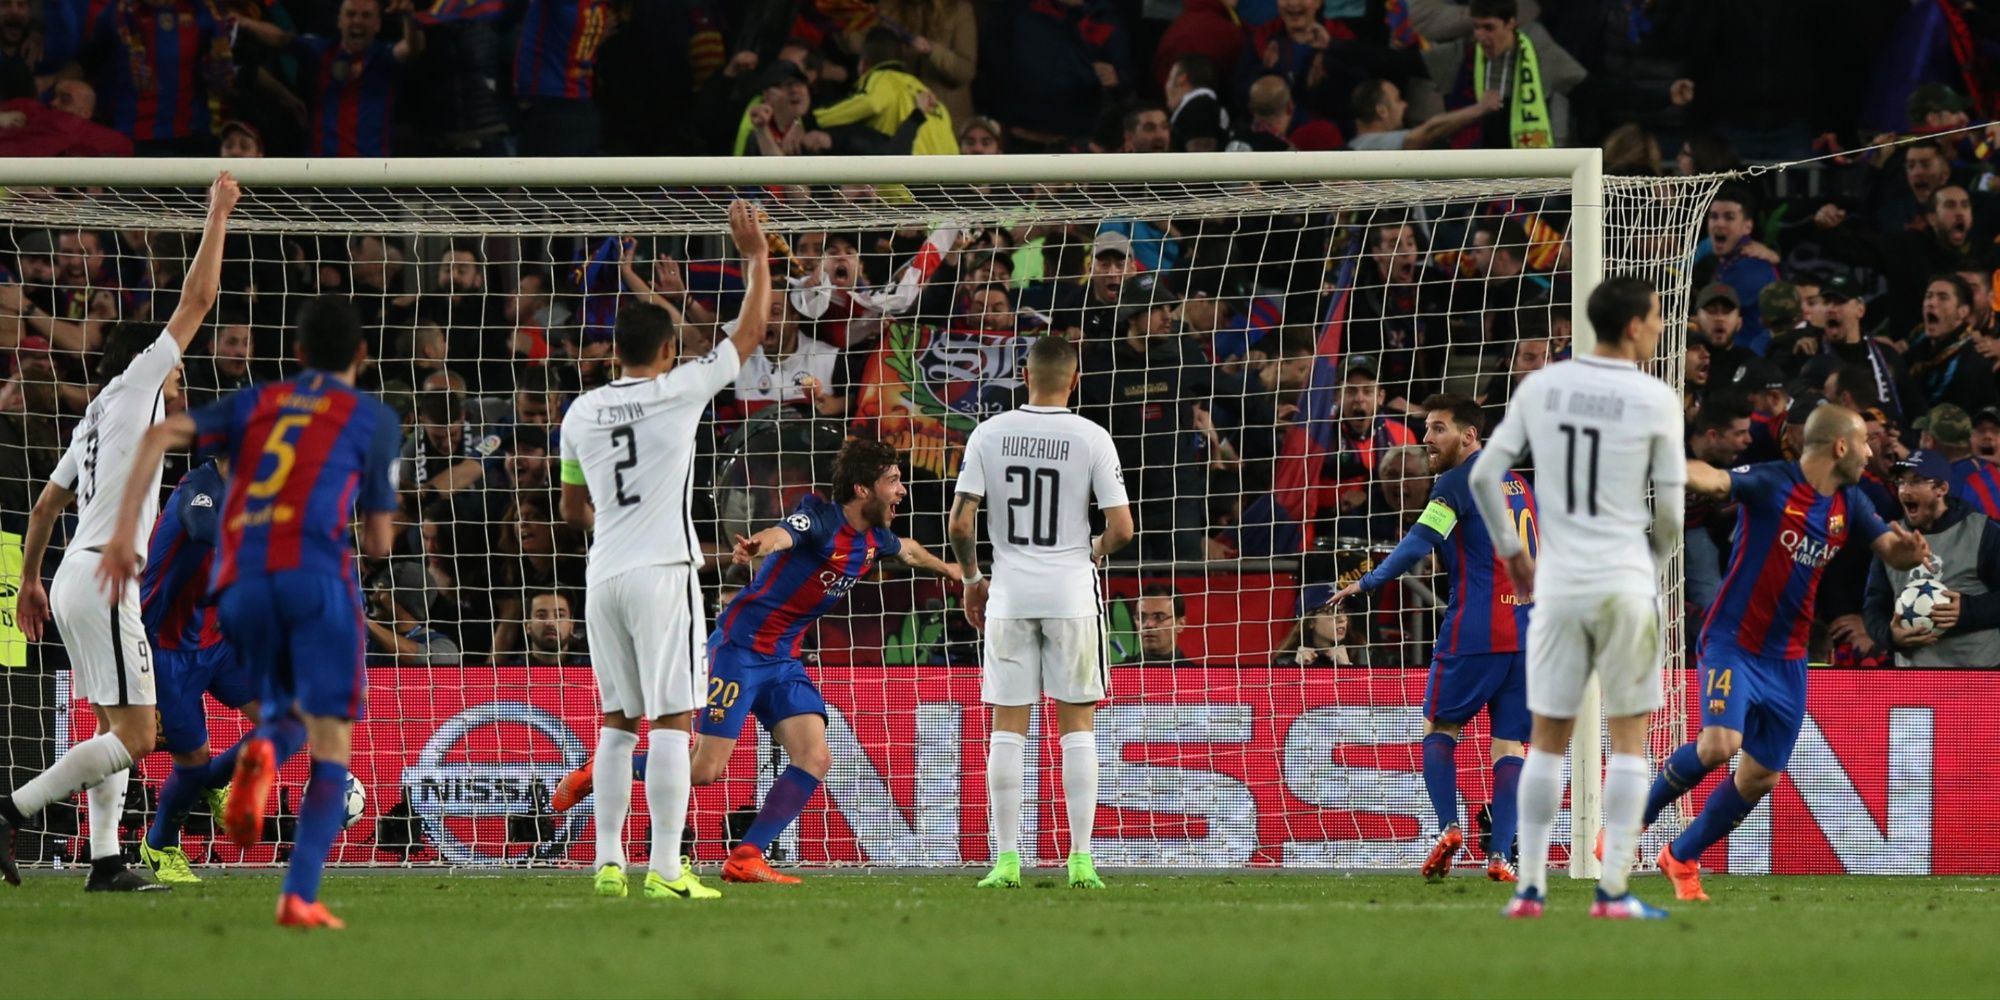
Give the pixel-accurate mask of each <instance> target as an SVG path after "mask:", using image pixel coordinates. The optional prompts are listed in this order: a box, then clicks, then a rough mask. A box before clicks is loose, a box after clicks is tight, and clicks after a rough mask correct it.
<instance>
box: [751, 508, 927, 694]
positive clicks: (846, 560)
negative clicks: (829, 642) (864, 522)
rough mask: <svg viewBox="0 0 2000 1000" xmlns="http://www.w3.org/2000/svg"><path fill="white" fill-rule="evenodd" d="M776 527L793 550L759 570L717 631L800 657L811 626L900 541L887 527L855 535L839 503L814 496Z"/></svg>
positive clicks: (759, 648) (892, 553)
mask: <svg viewBox="0 0 2000 1000" xmlns="http://www.w3.org/2000/svg"><path fill="white" fill-rule="evenodd" d="M778 526H779V527H781V528H784V529H785V533H786V534H788V535H791V536H792V547H791V548H789V549H786V550H784V551H783V552H779V553H778V554H776V555H774V556H771V557H770V558H768V559H765V560H764V564H763V565H761V566H759V567H757V575H756V577H755V578H753V579H752V580H751V581H750V585H749V586H748V587H745V588H743V592H742V593H740V594H738V595H736V599H735V600H733V601H730V602H729V608H728V610H726V611H724V612H723V613H722V621H721V622H719V623H718V624H717V625H716V630H717V631H719V632H721V633H722V636H723V639H724V640H725V641H727V642H729V643H731V644H733V645H737V646H742V647H744V648H746V649H752V650H755V651H757V652H759V653H766V654H770V655H774V656H790V657H796V656H798V655H799V646H800V643H801V642H803V641H804V638H805V630H806V626H808V625H811V624H812V623H813V622H814V621H816V620H818V618H819V617H820V616H821V615H824V614H826V613H827V612H829V611H832V610H833V607H834V605H836V604H839V603H840V599H841V598H843V597H846V596H847V592H848V591H849V590H852V589H853V588H854V584H855V583H856V582H857V581H859V580H861V579H862V578H864V577H866V576H867V575H868V574H869V573H870V572H872V571H874V569H875V564H876V563H877V562H879V561H880V560H881V559H883V558H885V557H889V556H895V555H898V554H900V553H901V552H902V551H903V542H902V539H900V538H897V537H896V533H895V532H893V531H890V530H889V529H887V528H869V529H868V530H866V531H858V530H856V529H855V527H854V526H853V525H851V524H849V523H847V515H846V514H845V513H843V512H842V511H841V509H840V505H839V504H836V503H834V502H833V501H831V500H828V499H826V498H825V497H822V496H820V495H818V494H816V493H815V494H811V495H809V496H807V497H806V498H805V499H803V500H800V501H799V505H798V508H797V509H795V510H793V511H792V513H791V515H790V516H788V517H786V518H785V519H784V520H782V521H780V522H778Z"/></svg>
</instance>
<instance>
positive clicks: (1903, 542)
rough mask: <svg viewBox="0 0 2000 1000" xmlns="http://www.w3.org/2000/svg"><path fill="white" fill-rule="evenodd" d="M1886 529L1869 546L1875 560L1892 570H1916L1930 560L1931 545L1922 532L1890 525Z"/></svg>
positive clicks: (1898, 525)
mask: <svg viewBox="0 0 2000 1000" xmlns="http://www.w3.org/2000/svg"><path fill="white" fill-rule="evenodd" d="M1888 528H1889V530H1887V531H1885V532H1883V533H1882V534H1880V535H1878V536H1876V538H1875V541H1874V542H1873V543H1872V544H1870V545H1869V548H1870V549H1873V550H1874V552H1875V557H1876V558H1877V559H1880V560H1882V562H1883V563H1885V564H1887V565H1888V566H1890V567H1891V568H1893V569H1916V568H1917V566H1918V565H1920V564H1922V563H1924V562H1925V561H1927V560H1929V559H1930V557H1931V543H1930V540H1929V539H1927V538H1925V537H1924V536H1923V533H1922V532H1918V531H1912V530H1910V529H1909V528H1906V527H1903V526H1902V525H1900V524H1891V525H1889V526H1888Z"/></svg>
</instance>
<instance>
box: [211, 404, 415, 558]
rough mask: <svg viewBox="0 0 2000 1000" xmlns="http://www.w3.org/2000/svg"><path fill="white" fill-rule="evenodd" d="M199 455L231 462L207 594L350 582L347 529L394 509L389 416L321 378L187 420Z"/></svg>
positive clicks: (397, 440) (395, 449) (395, 433)
mask: <svg viewBox="0 0 2000 1000" xmlns="http://www.w3.org/2000/svg"><path fill="white" fill-rule="evenodd" d="M190 415H191V416H192V417H193V418H194V422H195V428H196V434H197V435H198V437H197V448H198V449H200V450H202V451H212V450H216V449H220V450H221V451H222V453H223V454H225V455H227V456H229V489H228V499H227V500H226V501H225V502H224V503H223V507H222V524H221V528H222V531H221V539H222V541H221V550H220V554H219V556H218V558H217V560H216V567H215V579H214V586H213V589H214V591H215V592H216V593H221V592H222V591H223V590H225V589H227V588H228V587H229V585H230V584H232V583H234V582H236V580H237V578H238V577H242V576H268V575H274V574H277V573H283V572H288V571H293V570H303V571H307V572H312V573H321V574H326V575H331V576H339V577H342V578H352V577H353V574H354V554H353V550H352V549H351V548H350V547H349V546H348V541H347V539H348V525H349V523H350V522H351V521H352V520H353V518H354V513H355V510H356V509H357V507H358V508H359V509H360V510H361V511H363V512H365V513H376V512H384V511H393V510H395V509H396V501H397V498H396V482H397V473H398V472H399V468H398V462H397V458H398V456H399V455H400V453H401V451H402V436H401V432H400V427H399V424H398V421H397V419H396V413H395V411H394V410H391V409H389V408H388V407H387V406H384V405H383V404H382V402H381V401H380V400H377V399H375V398H374V397H372V396H368V395H365V394H363V393H361V392H358V391H356V390H355V389H354V387H352V386H350V385H348V384H346V383H345V382H342V381H340V380H339V379H337V378H334V377H333V376H332V375H330V374H328V373H326V372H323V371H307V372H304V373H302V374H300V375H297V376H295V377H293V378H288V379H285V380H283V381H279V382H267V383H264V384H262V385H256V386H251V387H250V388H247V389H240V390H238V391H236V392H234V393H231V394H230V395H228V396H225V397H223V398H222V399H219V400H217V401H215V402H213V403H210V404H209V405H207V406H204V407H202V408H201V409H199V410H195V411H193V413H191V414H190Z"/></svg>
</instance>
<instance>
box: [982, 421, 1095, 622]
mask: <svg viewBox="0 0 2000 1000" xmlns="http://www.w3.org/2000/svg"><path fill="white" fill-rule="evenodd" d="M958 492H960V493H964V494H967V495H969V496H976V497H979V498H981V501H982V502H983V503H985V505H986V534H987V537H988V539H989V540H990V541H991V542H992V543H993V590H992V594H991V595H990V600H989V601H988V603H987V608H986V613H987V615H989V616H991V617H994V618H1084V617H1089V616H1093V615H1095V614H1097V607H1098V599H1097V574H1096V572H1095V567H1094V566H1093V565H1092V563H1091V560H1090V501H1091V497H1092V495H1095V496H1096V498H1097V506H1098V507H1099V508H1100V509H1105V508H1112V507H1123V506H1125V505H1126V504H1127V503H1128V501H1127V500H1126V498H1125V479H1124V475H1123V472H1122V471H1121V470H1120V469H1119V466H1118V449H1117V447H1116V446H1115V445H1113V444H1112V442H1111V432H1109V431H1107V430H1105V429H1104V428H1103V427H1100V426H1098V425H1097V424H1095V423H1092V422H1091V421H1089V420H1088V419H1086V418H1084V417H1081V416H1078V415H1077V414H1075V413H1074V412H1071V411H1070V410H1068V409H1064V408H1062V407H1053V406H1023V407H1021V408H1020V409H1016V410H1010V411H1008V412H1006V413H1002V414H1000V415H999V416H997V417H994V418H993V419H991V420H988V421H986V422H985V423H982V424H980V425H979V426H978V427H975V428H973V430H972V436H971V437H969V438H967V439H966V442H965V461H964V463H963V464H962V465H961V466H960V467H959V471H958Z"/></svg>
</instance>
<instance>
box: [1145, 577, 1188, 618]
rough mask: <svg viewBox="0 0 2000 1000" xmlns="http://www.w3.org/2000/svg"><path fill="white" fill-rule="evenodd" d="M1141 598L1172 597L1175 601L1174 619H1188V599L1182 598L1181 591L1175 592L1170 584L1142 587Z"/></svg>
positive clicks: (1152, 584)
mask: <svg viewBox="0 0 2000 1000" xmlns="http://www.w3.org/2000/svg"><path fill="white" fill-rule="evenodd" d="M1139 596H1140V597H1171V598H1173V600H1174V617H1175V618H1186V617H1187V598H1185V597H1182V596H1181V595H1180V592H1179V591H1177V590H1175V589H1174V588H1173V587H1171V586H1169V585H1168V584H1164V583H1149V584H1147V585H1145V586H1143V587H1140V588H1139Z"/></svg>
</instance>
